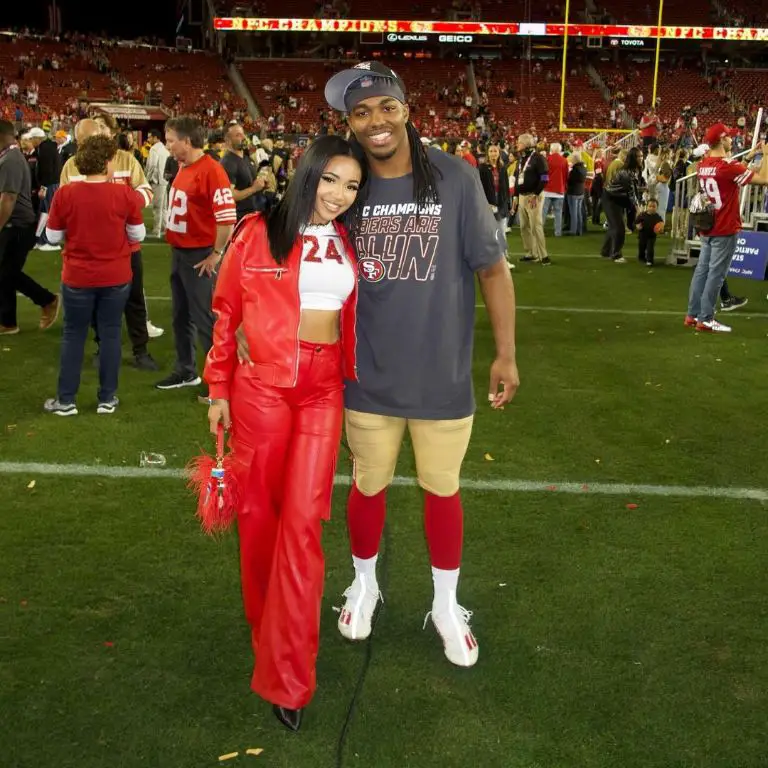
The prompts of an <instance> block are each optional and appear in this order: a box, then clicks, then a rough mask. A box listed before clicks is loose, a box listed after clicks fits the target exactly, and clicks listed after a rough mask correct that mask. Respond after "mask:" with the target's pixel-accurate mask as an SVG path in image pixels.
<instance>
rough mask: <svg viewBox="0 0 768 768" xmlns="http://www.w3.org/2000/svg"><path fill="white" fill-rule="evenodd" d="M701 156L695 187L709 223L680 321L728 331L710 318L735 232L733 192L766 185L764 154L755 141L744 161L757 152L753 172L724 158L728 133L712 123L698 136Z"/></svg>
mask: <svg viewBox="0 0 768 768" xmlns="http://www.w3.org/2000/svg"><path fill="white" fill-rule="evenodd" d="M704 143H705V144H706V145H708V146H709V152H708V154H707V156H706V157H705V158H704V159H703V160H702V161H701V163H699V167H698V170H697V171H696V173H697V175H698V179H699V184H700V187H701V188H702V189H703V190H704V192H705V194H706V195H707V197H708V198H709V200H710V202H711V203H712V205H713V206H714V223H713V225H712V227H711V228H710V229H707V230H703V231H702V232H701V251H700V254H699V261H698V263H697V264H696V268H695V270H694V272H693V277H692V278H691V287H690V289H689V292H688V311H687V313H686V317H685V325H686V326H689V327H695V328H696V330H698V331H708V332H710V333H730V331H731V328H730V327H729V326H727V325H724V324H723V323H720V322H718V321H717V320H716V319H715V302H716V301H717V296H718V293H719V292H720V289H721V287H722V285H723V281H724V280H725V276H726V274H727V273H728V269H729V267H730V266H731V261H732V259H733V254H734V253H735V252H736V238H737V236H738V233H739V230H741V211H740V201H739V191H740V189H741V188H742V187H746V186H747V185H750V184H753V185H760V186H765V185H768V153H765V152H764V149H763V143H762V142H760V143H759V144H758V145H757V146H756V147H755V149H753V150H751V151H750V152H749V154H748V155H747V156H746V158H747V161H751V160H752V159H754V157H755V156H756V155H757V154H759V153H762V155H763V157H762V161H761V163H760V169H759V170H758V172H757V173H755V172H754V171H752V170H751V169H749V168H748V167H747V166H746V165H744V164H743V163H739V162H735V161H733V160H731V159H730V158H729V154H730V151H731V131H730V130H729V129H728V128H727V127H726V126H725V125H723V124H722V123H715V125H713V126H711V127H710V128H709V129H708V130H707V132H706V133H705V134H704Z"/></svg>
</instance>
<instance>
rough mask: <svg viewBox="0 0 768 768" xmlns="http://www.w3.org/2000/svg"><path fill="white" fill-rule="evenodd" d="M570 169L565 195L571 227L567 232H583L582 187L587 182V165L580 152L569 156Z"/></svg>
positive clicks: (579, 233) (581, 233) (576, 233)
mask: <svg viewBox="0 0 768 768" xmlns="http://www.w3.org/2000/svg"><path fill="white" fill-rule="evenodd" d="M569 159H570V160H571V163H572V165H571V170H570V171H569V173H568V186H567V188H566V191H565V196H566V199H567V201H568V212H569V213H570V217H571V218H570V221H571V227H570V230H569V234H571V235H583V234H584V225H585V221H584V189H585V187H586V183H587V166H586V165H584V163H583V162H582V159H581V152H574V153H573V154H572V155H571V156H570V158H569Z"/></svg>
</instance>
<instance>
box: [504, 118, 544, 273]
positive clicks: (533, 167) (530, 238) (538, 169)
mask: <svg viewBox="0 0 768 768" xmlns="http://www.w3.org/2000/svg"><path fill="white" fill-rule="evenodd" d="M517 151H518V153H519V155H518V159H517V169H516V171H515V174H516V178H515V199H514V202H513V204H512V210H513V213H514V211H516V210H519V211H520V235H521V237H522V238H523V248H524V249H525V253H526V255H525V256H523V257H522V258H521V259H520V260H521V261H538V262H539V263H541V264H551V263H552V262H551V261H550V259H549V256H548V255H547V245H546V243H545V241H544V221H543V219H542V216H541V211H542V196H541V193H542V192H543V191H544V187H546V186H547V182H548V181H549V166H548V165H547V159H546V158H545V157H544V156H543V155H542V154H540V153H539V152H537V151H536V146H535V141H534V138H533V136H531V135H530V134H529V133H523V134H521V135H520V136H518V137H517Z"/></svg>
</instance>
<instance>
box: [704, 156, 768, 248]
mask: <svg viewBox="0 0 768 768" xmlns="http://www.w3.org/2000/svg"><path fill="white" fill-rule="evenodd" d="M697 173H698V176H699V186H700V188H701V189H703V190H704V191H705V192H706V194H707V197H708V198H709V199H710V200H711V201H712V204H713V205H714V206H715V226H714V227H712V229H710V230H709V232H702V235H705V236H706V237H724V236H728V235H735V234H736V233H737V232H738V231H739V230H740V229H741V211H740V208H741V205H740V202H739V190H740V189H741V188H742V187H744V186H746V185H747V184H749V182H750V181H751V180H752V177H753V176H754V175H755V174H754V173H753V172H752V171H751V170H750V169H749V168H747V166H746V165H744V164H742V163H737V162H735V161H733V160H728V159H726V158H723V157H705V158H704V159H703V160H702V161H701V163H699V170H698V172H697Z"/></svg>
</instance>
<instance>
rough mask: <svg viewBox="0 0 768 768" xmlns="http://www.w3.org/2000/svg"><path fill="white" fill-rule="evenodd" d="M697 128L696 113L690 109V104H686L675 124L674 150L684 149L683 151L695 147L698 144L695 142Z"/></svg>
mask: <svg viewBox="0 0 768 768" xmlns="http://www.w3.org/2000/svg"><path fill="white" fill-rule="evenodd" d="M698 128H699V120H698V118H697V117H696V112H695V111H694V110H693V109H692V108H691V106H690V104H686V105H685V106H684V107H683V109H682V111H681V112H680V117H678V118H677V122H676V123H675V134H676V135H677V143H676V144H675V148H676V149H680V148H681V147H684V148H685V149H691V148H692V147H695V146H696V145H697V144H698V141H697V140H696V131H697V130H698Z"/></svg>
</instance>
